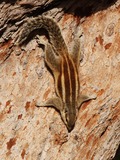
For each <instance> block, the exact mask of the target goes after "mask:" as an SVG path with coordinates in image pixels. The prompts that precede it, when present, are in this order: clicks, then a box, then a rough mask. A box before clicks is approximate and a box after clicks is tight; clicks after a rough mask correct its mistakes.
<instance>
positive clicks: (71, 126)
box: [67, 124, 75, 132]
mask: <svg viewBox="0 0 120 160" xmlns="http://www.w3.org/2000/svg"><path fill="white" fill-rule="evenodd" d="M74 126H75V124H73V125H68V126H67V129H68V132H71V131H72V130H73V128H74Z"/></svg>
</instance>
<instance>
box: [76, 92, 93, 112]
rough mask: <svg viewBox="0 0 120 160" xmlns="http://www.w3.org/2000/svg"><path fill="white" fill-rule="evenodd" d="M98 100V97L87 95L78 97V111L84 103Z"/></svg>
mask: <svg viewBox="0 0 120 160" xmlns="http://www.w3.org/2000/svg"><path fill="white" fill-rule="evenodd" d="M94 99H96V96H92V97H88V96H86V95H80V96H79V97H78V101H77V102H78V103H77V106H78V110H79V109H80V107H81V105H82V104H83V103H84V102H87V101H89V100H94Z"/></svg>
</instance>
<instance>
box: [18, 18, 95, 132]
mask: <svg viewBox="0 0 120 160" xmlns="http://www.w3.org/2000/svg"><path fill="white" fill-rule="evenodd" d="M40 28H44V29H46V30H47V32H48V34H49V43H48V44H47V45H46V51H45V62H46V63H47V65H48V67H49V68H50V69H51V71H52V72H53V76H54V79H55V91H56V96H55V97H53V98H50V99H48V100H47V101H46V102H44V103H37V104H36V106H37V107H41V106H47V107H48V106H53V107H54V108H55V109H57V110H58V111H59V113H60V115H61V118H62V120H63V122H64V123H65V125H66V127H67V129H68V131H69V132H70V131H71V130H72V129H73V128H74V125H75V122H76V119H77V115H78V111H79V109H80V106H81V105H82V103H83V102H85V101H88V100H91V99H95V98H94V97H93V98H90V97H88V96H85V95H81V94H80V82H79V75H78V68H79V62H80V42H79V40H78V39H77V40H76V41H75V44H74V47H73V52H72V53H69V51H68V48H67V46H66V43H65V41H64V39H63V36H62V34H61V30H60V28H59V26H58V25H57V23H56V22H55V21H54V20H53V19H52V18H48V17H45V16H39V17H37V18H30V19H29V20H28V21H27V22H26V23H25V24H24V25H23V30H22V32H21V35H20V36H19V38H18V44H22V43H23V42H24V41H25V40H26V39H27V37H28V35H29V34H30V33H31V32H32V31H33V30H36V29H40Z"/></svg>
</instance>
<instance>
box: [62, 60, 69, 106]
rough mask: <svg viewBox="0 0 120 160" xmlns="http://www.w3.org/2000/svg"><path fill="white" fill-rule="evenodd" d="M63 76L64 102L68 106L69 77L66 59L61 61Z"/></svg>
mask: <svg viewBox="0 0 120 160" xmlns="http://www.w3.org/2000/svg"><path fill="white" fill-rule="evenodd" d="M63 67H64V70H63V74H64V77H65V80H64V85H65V102H66V103H67V104H68V105H69V103H70V77H69V65H68V59H67V58H66V57H64V60H63Z"/></svg>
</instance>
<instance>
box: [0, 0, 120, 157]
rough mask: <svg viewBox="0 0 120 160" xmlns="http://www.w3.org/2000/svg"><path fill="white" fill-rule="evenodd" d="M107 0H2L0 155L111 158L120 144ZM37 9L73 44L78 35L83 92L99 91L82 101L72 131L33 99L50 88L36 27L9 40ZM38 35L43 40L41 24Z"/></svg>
mask: <svg viewBox="0 0 120 160" xmlns="http://www.w3.org/2000/svg"><path fill="white" fill-rule="evenodd" d="M108 2H109V1H104V0H101V1H95V0H94V1H93V0H92V1H89V2H88V1H87V0H83V1H78V0H76V1H75V0H73V1H58V0H56V1H52V0H49V1H47V0H46V1H45V0H39V1H37V0H36V1H33V0H31V1H25V0H21V1H15V0H14V1H12V0H11V1H7V0H6V1H1V2H0V10H1V13H0V75H1V76H0V145H1V146H0V159H2V160H5V159H10V160H13V159H15V160H16V159H19V160H22V159H26V160H38V159H39V160H44V159H45V160H50V159H54V160H59V159H60V160H110V159H113V157H114V156H115V153H116V150H117V148H118V146H119V144H120V30H119V29H120V1H114V2H113V3H111V4H109V3H108ZM111 2H112V1H111ZM41 14H44V15H48V16H50V17H53V18H54V19H55V20H56V21H57V22H58V24H59V26H60V28H61V31H62V35H63V37H64V39H65V41H66V43H67V46H68V49H69V50H70V51H71V49H72V46H73V44H74V39H75V37H76V36H77V37H80V42H81V54H82V55H81V63H80V68H79V75H80V86H81V93H83V94H87V95H92V94H93V95H94V94H96V95H97V99H96V100H94V101H90V102H87V103H85V104H83V105H82V107H81V109H80V111H79V115H78V118H77V121H76V124H75V128H74V129H73V130H72V131H71V132H70V133H68V131H67V129H66V127H65V125H64V123H63V122H62V120H61V118H60V115H59V113H58V112H57V111H55V110H54V109H53V108H37V107H35V102H36V101H37V100H39V101H43V100H45V99H47V98H50V97H52V96H53V95H54V94H55V93H54V79H53V76H52V74H51V73H50V72H49V69H48V68H47V67H46V66H45V63H44V47H43V46H41V45H38V43H37V42H38V39H37V36H36V35H37V34H38V33H37V32H36V33H34V36H33V37H31V38H30V40H29V41H28V43H27V44H26V46H24V47H23V46H21V47H18V46H15V45H14V44H15V40H16V38H17V36H18V35H19V33H20V30H21V28H22V24H23V23H24V22H25V21H26V20H27V19H28V18H30V17H32V16H34V17H37V16H39V15H41ZM39 35H40V39H41V42H42V41H43V40H44V43H45V44H46V43H47V38H45V37H47V36H43V35H47V34H46V32H45V33H44V31H41V33H40V34H39ZM61 47H62V46H61Z"/></svg>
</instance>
